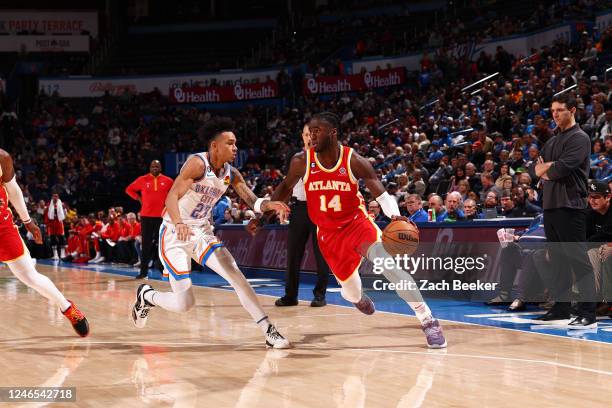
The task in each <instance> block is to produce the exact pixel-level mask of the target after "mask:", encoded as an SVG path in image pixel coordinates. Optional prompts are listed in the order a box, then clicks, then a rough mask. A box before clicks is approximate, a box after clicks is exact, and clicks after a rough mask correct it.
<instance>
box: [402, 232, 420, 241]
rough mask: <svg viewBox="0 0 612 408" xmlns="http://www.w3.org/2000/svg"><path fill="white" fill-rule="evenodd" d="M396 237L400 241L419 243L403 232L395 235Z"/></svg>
mask: <svg viewBox="0 0 612 408" xmlns="http://www.w3.org/2000/svg"><path fill="white" fill-rule="evenodd" d="M397 237H398V238H399V239H401V240H402V241H410V242H419V240H418V239H416V238H414V237H412V236H411V235H410V234H406V233H404V232H400V233H398V234H397Z"/></svg>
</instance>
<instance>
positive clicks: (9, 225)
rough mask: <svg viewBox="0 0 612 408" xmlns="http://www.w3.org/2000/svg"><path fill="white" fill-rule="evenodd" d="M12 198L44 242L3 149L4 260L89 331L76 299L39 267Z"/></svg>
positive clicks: (0, 241)
mask: <svg viewBox="0 0 612 408" xmlns="http://www.w3.org/2000/svg"><path fill="white" fill-rule="evenodd" d="M9 202H10V203H11V204H12V205H13V208H15V211H17V215H19V218H21V222H23V224H24V225H25V227H26V229H27V230H28V231H29V232H30V233H31V234H32V236H33V237H34V242H36V243H37V244H42V235H41V233H40V228H38V226H37V225H36V223H35V222H34V220H33V219H31V218H30V215H29V214H28V209H27V207H26V204H25V200H24V199H23V192H22V191H21V188H20V187H19V184H17V178H16V177H15V169H14V168H13V159H12V158H11V155H10V154H8V153H7V152H5V151H4V150H2V149H0V262H5V263H6V264H7V265H8V267H9V269H10V270H11V272H13V275H15V276H16V277H17V278H18V279H19V280H20V281H21V282H23V283H24V284H25V285H27V286H29V287H30V288H32V289H34V290H35V291H36V292H38V293H39V294H41V295H42V296H44V297H46V298H47V299H49V301H51V302H53V303H55V304H56V305H57V307H59V308H60V311H61V312H62V314H63V315H64V316H66V318H67V319H68V320H69V321H70V324H72V327H73V328H74V331H75V332H76V333H77V334H78V335H79V336H81V337H85V336H87V335H88V334H89V323H88V322H87V319H86V318H85V316H84V315H83V313H81V311H80V310H79V309H77V307H76V306H75V304H74V303H72V302H71V301H69V300H67V299H66V298H65V297H64V295H63V294H62V292H60V291H59V290H58V289H57V287H56V286H55V285H54V284H53V282H51V280H50V279H49V278H48V277H46V276H45V275H42V274H40V273H38V272H37V271H36V269H35V268H34V261H33V260H32V258H31V257H30V252H29V251H28V248H27V247H26V246H25V244H24V243H23V240H22V239H21V236H20V235H19V232H18V231H17V226H16V225H15V224H14V222H13V213H12V212H11V210H10V208H9Z"/></svg>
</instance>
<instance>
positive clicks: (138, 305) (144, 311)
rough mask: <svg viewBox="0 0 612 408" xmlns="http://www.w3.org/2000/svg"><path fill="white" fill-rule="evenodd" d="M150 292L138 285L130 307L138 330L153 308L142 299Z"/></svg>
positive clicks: (145, 322)
mask: <svg viewBox="0 0 612 408" xmlns="http://www.w3.org/2000/svg"><path fill="white" fill-rule="evenodd" d="M151 290H153V288H152V287H151V285H147V284H146V283H143V284H142V285H140V286H139V287H138V289H137V290H136V302H134V306H132V313H131V318H132V322H133V323H134V326H136V327H138V328H139V329H142V328H143V327H145V325H146V324H147V319H148V318H149V310H151V308H152V307H155V305H154V304H152V303H149V302H147V300H146V299H145V298H144V295H145V293H147V292H149V291H151ZM281 337H282V336H281Z"/></svg>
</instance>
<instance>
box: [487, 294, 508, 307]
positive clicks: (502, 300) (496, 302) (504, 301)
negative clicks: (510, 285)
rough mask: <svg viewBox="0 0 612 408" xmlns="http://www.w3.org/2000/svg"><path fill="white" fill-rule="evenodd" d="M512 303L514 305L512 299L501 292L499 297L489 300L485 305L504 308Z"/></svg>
mask: <svg viewBox="0 0 612 408" xmlns="http://www.w3.org/2000/svg"><path fill="white" fill-rule="evenodd" d="M510 303H512V299H510V296H508V294H507V293H506V292H500V294H499V295H497V296H495V297H494V298H493V299H491V300H489V301H488V302H485V305H487V306H503V305H509V304H510Z"/></svg>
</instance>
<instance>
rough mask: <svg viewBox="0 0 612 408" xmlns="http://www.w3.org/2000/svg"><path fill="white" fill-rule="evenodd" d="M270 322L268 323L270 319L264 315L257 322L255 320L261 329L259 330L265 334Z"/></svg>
mask: <svg viewBox="0 0 612 408" xmlns="http://www.w3.org/2000/svg"><path fill="white" fill-rule="evenodd" d="M271 324H272V323H270V320H269V319H268V316H264V317H262V318H261V319H260V320H259V321H258V322H257V326H258V327H259V329H260V330H261V332H262V333H263V334H266V333H267V332H268V327H270V325H271Z"/></svg>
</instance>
